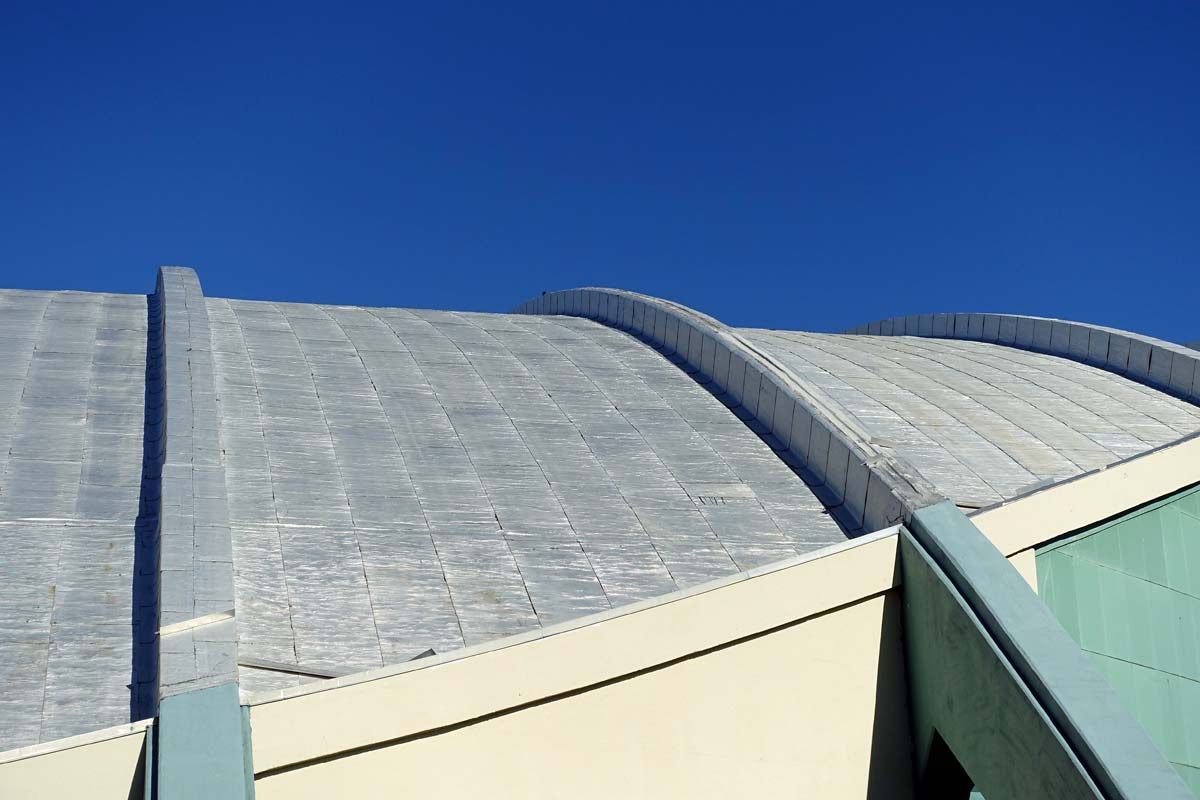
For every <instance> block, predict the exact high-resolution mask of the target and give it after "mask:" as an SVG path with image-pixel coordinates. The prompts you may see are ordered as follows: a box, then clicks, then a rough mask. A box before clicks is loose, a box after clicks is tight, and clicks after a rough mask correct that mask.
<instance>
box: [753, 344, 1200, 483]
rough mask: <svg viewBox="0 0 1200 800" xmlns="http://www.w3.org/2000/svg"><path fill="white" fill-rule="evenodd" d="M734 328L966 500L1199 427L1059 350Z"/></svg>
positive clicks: (1057, 476)
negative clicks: (1054, 352) (1058, 353)
mask: <svg viewBox="0 0 1200 800" xmlns="http://www.w3.org/2000/svg"><path fill="white" fill-rule="evenodd" d="M740 332H741V334H742V335H744V336H745V337H746V338H747V339H749V340H750V341H751V342H753V343H754V344H755V345H757V346H759V347H761V348H762V349H763V350H765V351H767V352H769V353H770V354H771V355H772V356H773V357H774V358H776V359H778V360H779V361H780V362H781V363H783V364H785V365H787V367H788V368H789V369H791V370H792V371H793V372H795V373H796V374H797V375H799V376H801V377H802V378H803V379H804V380H805V381H807V382H809V383H810V384H812V385H813V386H817V387H820V389H821V391H822V392H823V393H824V394H825V395H826V396H827V397H828V398H829V399H830V401H831V402H833V403H835V404H837V406H838V407H840V408H841V409H843V410H844V411H845V412H846V413H848V414H850V415H852V416H853V417H854V418H855V419H856V420H857V421H858V422H859V423H860V424H861V425H863V426H864V427H865V428H866V429H867V430H869V431H870V434H871V436H872V437H874V438H876V439H877V440H879V441H884V442H887V443H889V444H890V445H891V446H893V447H894V448H895V449H896V451H897V453H898V454H899V455H900V456H901V457H903V458H905V459H906V460H907V461H909V462H910V463H911V464H913V465H914V466H915V467H916V468H917V469H918V470H920V471H921V473H922V474H923V475H924V476H925V477H927V478H928V479H929V480H931V481H932V482H933V484H934V485H935V486H936V487H937V488H938V490H939V491H941V492H942V493H944V494H945V495H946V496H947V497H949V498H951V499H953V500H954V501H955V502H957V503H959V504H960V505H963V506H967V507H979V506H983V505H988V504H991V503H995V502H998V501H1000V500H1005V499H1008V498H1012V497H1015V496H1016V495H1018V494H1021V493H1022V492H1024V491H1026V490H1029V489H1031V488H1034V487H1035V486H1036V485H1039V484H1042V483H1048V482H1054V481H1058V480H1062V479H1064V478H1068V477H1071V476H1073V475H1077V474H1079V473H1081V472H1086V471H1089V470H1093V469H1097V468H1100V467H1103V466H1106V465H1108V464H1112V463H1114V462H1116V461H1120V460H1122V459H1125V458H1129V457H1131V456H1134V455H1137V454H1139V453H1143V452H1145V451H1147V450H1151V449H1153V448H1155V447H1159V446H1161V445H1164V444H1167V443H1168V442H1172V441H1174V440H1176V439H1179V438H1180V437H1182V436H1185V435H1188V434H1191V433H1195V432H1196V431H1200V407H1197V406H1194V405H1192V404H1190V403H1187V402H1184V401H1183V400H1180V399H1177V398H1175V397H1173V396H1171V395H1170V394H1167V393H1166V392H1163V391H1160V390H1158V389H1155V388H1151V387H1149V386H1146V385H1144V384H1142V383H1138V382H1135V381H1133V380H1130V379H1129V378H1126V377H1123V376H1121V375H1117V374H1114V373H1112V372H1109V371H1107V370H1105V369H1102V368H1100V367H1097V366H1091V365H1088V364H1084V363H1081V362H1078V361H1073V360H1070V359H1067V358H1062V357H1059V356H1054V355H1048V354H1044V353H1037V352H1032V351H1028V350H1023V349H1019V348H1016V347H1009V346H1004V345H999V344H992V343H988V342H980V341H966V340H958V339H942V338H920V337H915V336H859V335H845V334H817V333H802V332H796V331H775V330H759V329H743V330H742V331H740Z"/></svg>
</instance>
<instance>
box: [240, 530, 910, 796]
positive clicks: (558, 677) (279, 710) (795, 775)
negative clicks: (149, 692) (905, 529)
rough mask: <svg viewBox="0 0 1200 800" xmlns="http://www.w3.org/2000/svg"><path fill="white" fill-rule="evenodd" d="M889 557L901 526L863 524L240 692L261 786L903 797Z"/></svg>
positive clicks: (315, 790) (281, 791)
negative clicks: (621, 600)
mask: <svg viewBox="0 0 1200 800" xmlns="http://www.w3.org/2000/svg"><path fill="white" fill-rule="evenodd" d="M896 562H897V537H896V535H895V533H894V531H893V532H886V533H881V534H876V535H873V537H870V538H868V539H866V540H859V541H858V542H855V543H853V544H850V545H847V546H843V547H842V548H840V549H836V550H832V551H828V552H826V553H823V554H820V555H817V556H814V557H810V558H807V559H801V560H798V561H797V562H793V563H788V564H784V565H778V566H775V567H772V568H769V569H764V570H760V571H758V572H756V573H752V574H751V575H749V576H742V577H739V578H738V579H736V580H731V581H726V582H722V583H719V584H713V585H709V586H707V587H702V588H700V589H698V590H693V591H690V592H685V593H681V594H678V595H675V596H669V597H667V598H664V599H662V600H658V601H654V602H650V603H645V604H641V605H638V606H633V607H630V608H629V609H622V610H619V611H616V612H611V613H609V614H608V615H601V616H598V617H592V618H588V619H585V620H583V621H582V622H578V623H572V624H569V625H565V626H561V627H559V628H551V629H547V630H546V631H545V632H544V633H542V634H540V635H536V636H533V637H530V638H526V639H523V640H506V641H503V642H501V643H499V644H497V645H495V646H492V647H490V648H484V649H479V650H474V651H465V652H464V654H463V655H461V656H460V655H455V654H452V655H451V656H449V657H442V658H441V659H439V660H435V659H429V660H428V661H430V662H434V663H430V664H424V663H422V662H415V663H414V664H413V665H409V666H408V667H407V668H406V669H404V670H403V671H398V672H396V671H393V672H391V673H383V674H381V673H375V674H374V675H369V676H368V677H366V678H363V677H355V676H351V677H348V678H343V679H338V680H337V681H333V682H330V683H331V684H332V688H329V687H328V686H319V685H314V686H312V687H308V688H302V689H292V690H287V691H286V692H283V693H272V694H269V695H266V696H262V697H259V698H251V708H250V721H251V728H252V732H253V737H252V743H253V748H254V766H255V770H256V773H257V774H258V780H257V782H256V787H257V789H256V790H257V792H258V794H259V797H260V798H267V800H270V799H271V798H285V797H286V798H291V797H297V798H306V797H330V796H348V795H351V794H353V795H356V796H366V797H372V796H385V795H386V796H394V794H395V793H396V792H397V791H400V790H403V792H404V793H406V794H408V793H413V794H417V793H418V792H420V791H422V790H423V791H437V792H439V793H440V794H442V795H446V796H450V797H456V796H476V795H477V794H479V793H480V786H486V792H485V793H486V795H487V796H500V797H506V796H507V797H530V796H532V797H539V796H540V797H563V796H566V797H575V796H585V797H586V796H591V795H593V794H594V795H599V794H605V795H608V796H612V795H613V794H614V793H619V794H622V795H624V796H628V797H638V796H654V797H664V796H665V797H672V796H685V795H686V796H730V795H731V794H732V795H734V796H737V795H747V794H749V795H754V794H757V795H760V796H768V797H770V796H795V795H805V796H810V797H818V796H819V797H834V798H840V797H845V798H862V797H868V796H872V797H904V796H905V794H906V793H907V791H908V787H909V768H910V765H909V740H908V714H907V711H906V706H905V703H906V700H905V697H906V694H905V683H904V678H903V652H902V645H901V639H900V636H901V630H900V628H901V626H900V624H899V616H900V609H899V593H898V591H897V590H896V587H897V586H898V571H897V568H896V567H897V563H896ZM885 597H886V598H887V599H886V600H885Z"/></svg>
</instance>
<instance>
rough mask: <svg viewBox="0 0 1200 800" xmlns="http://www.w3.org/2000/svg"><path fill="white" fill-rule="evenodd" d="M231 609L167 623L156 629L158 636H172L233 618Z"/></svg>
mask: <svg viewBox="0 0 1200 800" xmlns="http://www.w3.org/2000/svg"><path fill="white" fill-rule="evenodd" d="M233 617H234V613H233V609H232V608H231V609H229V610H228V611H218V612H217V613H215V614H205V615H204V616H203V617H195V618H194V619H189V620H184V621H183V622H176V623H175V624H173V625H168V626H166V627H165V628H159V629H158V635H159V636H172V635H174V634H176V633H183V632H184V631H190V630H193V629H195V628H203V627H204V626H205V625H212V624H214V623H217V622H224V621H225V620H227V619H233Z"/></svg>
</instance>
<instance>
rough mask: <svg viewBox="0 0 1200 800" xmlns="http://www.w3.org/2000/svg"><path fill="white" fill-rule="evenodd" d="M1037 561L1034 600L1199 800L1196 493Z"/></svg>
mask: <svg viewBox="0 0 1200 800" xmlns="http://www.w3.org/2000/svg"><path fill="white" fill-rule="evenodd" d="M1037 567H1038V585H1039V588H1040V589H1042V591H1041V597H1042V600H1043V601H1044V602H1045V603H1046V605H1047V606H1048V607H1049V608H1050V610H1051V611H1052V612H1053V613H1054V615H1055V617H1056V618H1057V619H1058V620H1059V621H1060V622H1061V623H1062V625H1063V627H1064V628H1066V629H1067V631H1068V632H1069V633H1070V634H1071V636H1072V637H1073V638H1075V639H1076V641H1078V642H1079V643H1080V646H1081V647H1083V648H1084V650H1085V651H1088V652H1089V653H1090V654H1091V655H1092V657H1093V659H1094V660H1095V662H1096V664H1097V665H1098V666H1099V667H1100V670H1101V672H1103V674H1104V676H1105V677H1106V678H1107V679H1108V681H1109V683H1110V684H1111V685H1112V687H1113V691H1115V692H1116V693H1117V696H1118V697H1120V698H1121V700H1122V702H1123V703H1124V704H1125V705H1126V706H1127V707H1128V708H1129V709H1130V711H1132V712H1133V713H1134V715H1135V716H1136V717H1137V718H1138V720H1139V722H1141V724H1142V726H1143V727H1144V728H1145V729H1146V732H1147V733H1149V734H1150V737H1151V738H1152V739H1153V740H1154V743H1155V744H1156V745H1158V748H1159V749H1160V750H1161V751H1162V752H1163V754H1164V755H1165V756H1166V757H1167V758H1168V760H1170V761H1171V763H1172V764H1174V765H1175V767H1176V769H1177V770H1178V771H1179V774H1180V775H1181V776H1183V778H1184V780H1185V782H1187V784H1188V786H1189V787H1191V789H1192V791H1193V792H1195V793H1196V795H1197V797H1200V489H1197V488H1193V489H1189V490H1185V491H1183V492H1180V493H1178V494H1176V495H1174V496H1171V497H1167V498H1164V499H1163V500H1161V501H1158V502H1156V503H1153V504H1151V505H1149V506H1147V507H1145V508H1142V509H1139V510H1137V511H1135V512H1132V513H1130V514H1128V515H1126V516H1125V517H1123V518H1118V519H1115V520H1110V521H1109V522H1106V523H1104V524H1102V525H1098V526H1096V527H1095V528H1093V529H1090V530H1086V531H1082V532H1080V533H1078V534H1075V535H1073V536H1071V537H1069V538H1067V539H1064V540H1060V541H1058V542H1054V543H1052V544H1050V545H1048V546H1046V547H1043V548H1039V549H1038V553H1037ZM1043 570H1044V571H1045V574H1044V575H1043Z"/></svg>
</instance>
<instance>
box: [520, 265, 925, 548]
mask: <svg viewBox="0 0 1200 800" xmlns="http://www.w3.org/2000/svg"><path fill="white" fill-rule="evenodd" d="M513 313H516V314H560V315H567V316H579V317H586V318H588V319H593V320H596V321H598V322H601V323H603V324H605V325H608V326H610V327H613V328H617V329H619V330H623V331H626V332H628V333H630V334H632V335H635V336H638V337H640V338H642V339H644V340H645V341H648V342H650V343H651V344H653V345H654V346H656V347H657V348H658V349H659V350H661V351H663V352H664V353H666V354H668V355H672V354H673V355H675V356H677V357H678V358H679V360H680V361H681V362H682V363H683V365H684V369H685V370H686V371H688V372H689V373H691V374H692V375H693V376H698V377H697V378H696V380H697V381H698V382H700V383H708V382H711V383H713V384H714V385H715V386H716V387H717V389H719V390H720V391H719V392H718V394H720V395H723V396H724V397H723V399H724V400H725V402H726V404H727V405H730V406H731V407H732V408H734V409H735V410H737V409H738V408H741V409H744V412H745V413H746V414H747V415H748V416H749V417H750V418H752V420H753V421H754V422H755V423H757V424H758V425H760V426H762V429H763V430H764V431H765V433H766V436H765V437H764V438H766V439H767V441H768V442H769V443H770V444H771V446H772V448H773V449H774V450H776V451H777V452H780V453H781V458H783V459H784V460H785V461H786V462H787V463H788V464H789V465H790V466H792V467H793V468H794V469H796V470H797V471H798V472H799V474H800V475H801V476H802V477H804V479H805V481H806V482H807V483H809V484H810V485H812V486H813V491H814V493H815V494H817V496H818V497H819V498H820V499H821V501H822V502H823V503H824V504H825V505H826V507H827V508H829V509H830V513H831V514H833V515H834V516H835V518H837V520H838V522H839V523H840V524H841V525H842V527H843V528H844V529H845V530H846V531H847V533H848V534H849V535H851V536H853V535H857V534H860V533H863V532H867V531H873V530H878V529H882V528H885V527H887V526H889V525H894V524H896V523H897V522H900V521H901V520H902V519H905V518H907V517H908V516H909V515H910V514H911V513H912V512H913V511H915V510H916V509H918V508H923V507H925V506H927V505H931V504H933V503H936V502H939V501H940V500H941V499H942V497H941V496H940V495H939V494H938V493H937V491H936V490H935V489H934V488H933V486H932V484H931V483H929V481H928V480H926V479H925V477H924V476H922V475H921V474H920V472H919V471H918V470H917V469H916V468H915V467H913V466H912V465H911V464H909V463H908V462H907V461H905V460H904V459H902V458H900V457H899V456H897V454H896V453H895V452H894V451H893V450H892V449H891V448H889V447H886V446H884V445H882V444H881V443H879V442H877V441H875V440H873V439H872V438H871V436H870V435H869V434H868V433H867V432H866V431H865V430H863V429H862V428H861V426H860V425H859V424H858V423H857V421H855V420H854V419H853V418H851V417H850V416H848V415H847V414H846V413H845V412H844V411H842V410H841V409H840V408H839V407H838V406H837V404H836V403H833V402H831V401H830V400H829V399H828V398H826V397H825V395H824V393H823V392H822V391H821V389H820V388H819V387H817V386H814V385H812V384H811V383H810V382H808V381H805V380H804V379H803V378H801V377H800V376H798V375H796V374H795V373H793V372H792V371H791V370H789V369H788V368H787V367H786V366H784V365H783V364H781V363H779V362H778V361H776V360H774V359H773V358H771V357H770V356H769V355H768V354H767V353H765V352H764V351H762V350H760V349H759V348H757V347H755V346H754V345H753V344H752V343H751V342H749V341H748V340H747V339H746V338H745V337H743V336H742V335H740V334H739V333H737V332H736V331H734V330H733V329H731V328H729V327H728V326H726V325H724V324H723V323H721V322H719V321H717V320H715V319H713V318H712V317H709V316H706V315H704V314H701V313H699V312H697V311H694V310H692V309H690V308H687V307H686V306H682V305H679V304H677V303H671V302H668V301H665V300H660V299H658V298H654V297H649V296H647V295H641V294H637V293H634V292H627V291H623V290H619V289H602V288H583V289H571V290H566V291H560V292H550V293H547V294H543V295H541V296H539V297H535V298H533V299H532V300H529V301H527V302H525V303H523V304H521V305H519V306H517V307H516V308H515V309H513Z"/></svg>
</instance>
